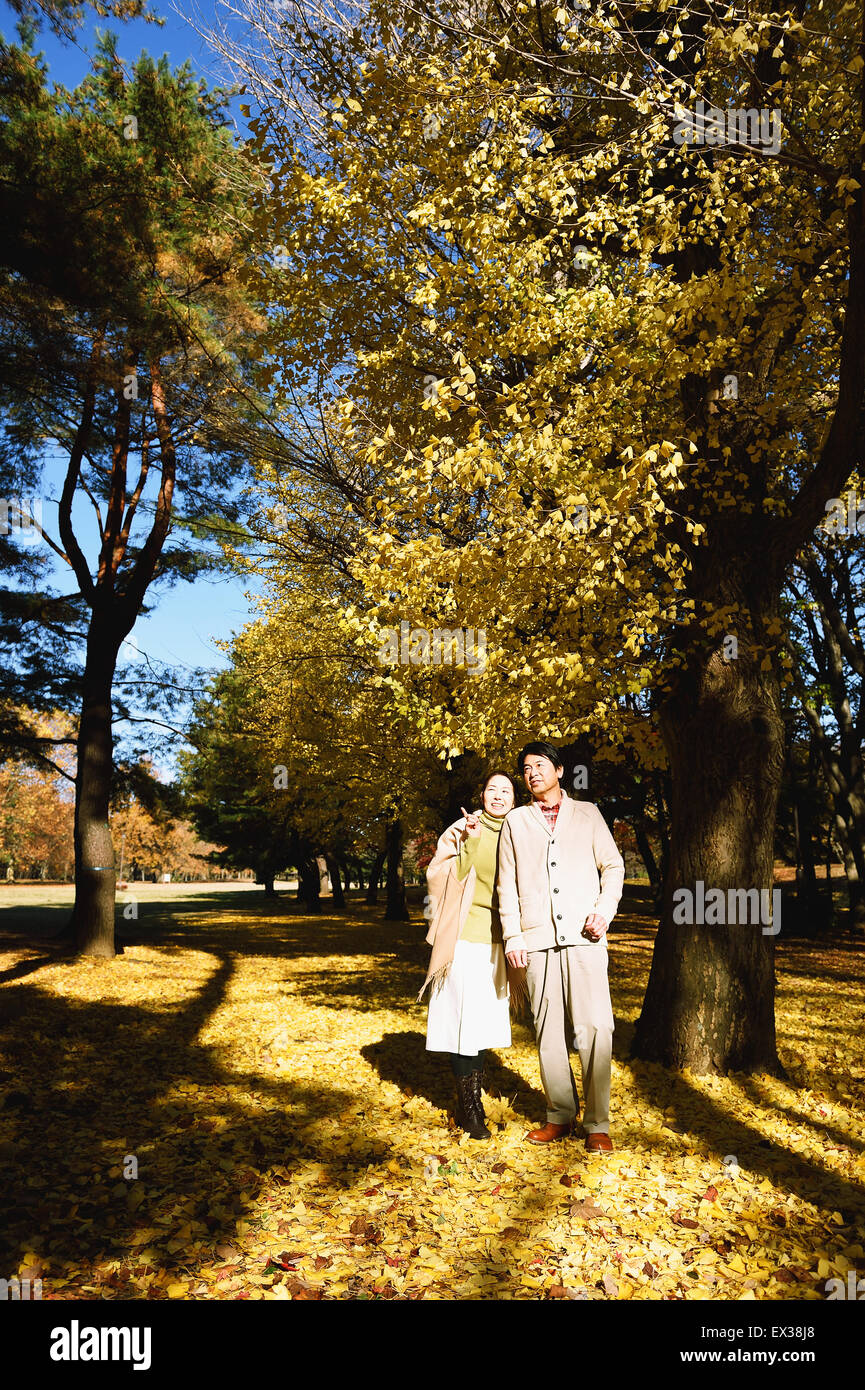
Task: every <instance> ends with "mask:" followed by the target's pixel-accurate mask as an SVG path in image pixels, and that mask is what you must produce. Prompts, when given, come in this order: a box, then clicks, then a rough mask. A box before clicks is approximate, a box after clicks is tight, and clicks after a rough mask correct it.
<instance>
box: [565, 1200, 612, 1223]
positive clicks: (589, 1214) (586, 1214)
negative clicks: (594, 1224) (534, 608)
mask: <svg viewBox="0 0 865 1390" xmlns="http://www.w3.org/2000/svg"><path fill="white" fill-rule="evenodd" d="M568 1215H569V1216H575V1217H576V1218H577V1220H578V1221H595V1220H597V1218H598V1217H599V1216H603V1215H604V1212H603V1211H602V1210H601V1208H600V1207H596V1206H595V1204H594V1202H593V1201H592V1199H591V1197H587V1198H586V1200H585V1201H584V1202H574V1203H573V1205H572V1206H571V1207H570V1209H569V1211H568Z"/></svg>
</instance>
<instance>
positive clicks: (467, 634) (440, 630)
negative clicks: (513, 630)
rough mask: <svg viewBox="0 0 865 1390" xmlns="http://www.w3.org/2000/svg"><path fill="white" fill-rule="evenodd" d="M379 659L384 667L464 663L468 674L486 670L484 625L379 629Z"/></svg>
mask: <svg viewBox="0 0 865 1390" xmlns="http://www.w3.org/2000/svg"><path fill="white" fill-rule="evenodd" d="M382 633H383V635H382V640H381V642H380V643H379V648H378V659H379V661H380V662H381V663H382V664H383V665H387V666H394V665H400V666H409V665H411V666H465V667H466V669H467V670H468V672H469V674H470V675H476V674H477V673H479V672H483V671H484V670H485V669H486V664H487V635H486V632H485V630H484V629H483V628H480V627H479V628H473V627H455V628H447V627H434V628H432V629H430V628H426V627H414V628H413V627H412V626H411V624H410V623H407V622H405V621H403V622H401V623H400V625H399V631H397V629H396V628H393V627H386V628H384V629H383V630H382Z"/></svg>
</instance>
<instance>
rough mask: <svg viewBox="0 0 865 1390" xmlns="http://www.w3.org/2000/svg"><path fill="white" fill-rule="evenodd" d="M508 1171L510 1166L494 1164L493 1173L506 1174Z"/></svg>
mask: <svg viewBox="0 0 865 1390" xmlns="http://www.w3.org/2000/svg"><path fill="white" fill-rule="evenodd" d="M507 1171H508V1165H507V1164H506V1163H494V1164H493V1166H492V1172H494V1173H506V1172H507Z"/></svg>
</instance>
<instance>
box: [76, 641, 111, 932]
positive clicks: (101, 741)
mask: <svg viewBox="0 0 865 1390" xmlns="http://www.w3.org/2000/svg"><path fill="white" fill-rule="evenodd" d="M118 647H119V641H118V642H115V641H114V639H113V635H109V633H108V632H106V631H105V629H104V627H103V626H102V624H98V623H96V622H92V623H91V626H90V632H89V634H88V638H87V656H86V659H85V666H84V688H83V697H82V702H81V721H80V725H79V729H78V767H77V772H76V777H75V906H74V909H73V913H72V926H73V930H74V936H75V949H76V951H77V952H78V953H79V954H80V955H85V956H103V957H111V956H113V955H115V954H116V952H115V947H114V898H115V883H116V877H117V876H116V873H115V867H114V846H113V845H112V843H111V831H110V829H109V827H108V803H109V798H110V795H111V775H112V768H113V761H112V753H113V740H112V729H111V683H112V680H113V677H114V665H115V662H116V660H117V650H118Z"/></svg>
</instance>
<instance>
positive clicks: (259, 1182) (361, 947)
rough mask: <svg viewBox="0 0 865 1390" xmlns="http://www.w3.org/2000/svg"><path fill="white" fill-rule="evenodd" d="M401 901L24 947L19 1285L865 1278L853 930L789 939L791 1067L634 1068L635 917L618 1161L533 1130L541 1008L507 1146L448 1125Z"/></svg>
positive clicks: (458, 1288)
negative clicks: (399, 917) (697, 1073)
mask: <svg viewBox="0 0 865 1390" xmlns="http://www.w3.org/2000/svg"><path fill="white" fill-rule="evenodd" d="M415 917H416V918H417V913H415ZM380 918H381V908H380V907H379V908H367V907H366V906H365V905H362V904H361V903H359V902H358V903H351V904H350V907H349V909H348V911H347V912H346V913H345V914H342V915H338V916H337V915H322V916H321V917H306V916H301V915H299V913H298V912H297V910H296V907H295V904H294V903H293V902H289V901H288V900H287V899H286V900H281V901H279V902H278V903H277V904H275V905H274V906H272V907H270V908H268V907H266V906H264V905H263V904H262V903H261V902H260V901H258V900H257V899H254V898H252V897H251V896H249V895H248V896H247V897H245V898H243V899H242V900H241V899H240V898H239V897H238V899H237V900H236V901H235V900H234V899H232V900H231V902H230V904H229V905H228V906H227V905H226V901H225V900H224V899H223V900H222V901H221V902H217V901H216V899H214V900H212V901H208V902H205V901H203V900H202V902H201V903H198V904H196V903H188V902H183V903H178V904H177V907H176V910H175V911H174V913H173V914H172V915H171V916H170V917H169V919H168V922H167V925H166V926H165V929H164V930H162V931H161V932H160V933H159V934H157V935H154V936H153V937H152V938H151V940H150V941H149V943H147V942H146V941H145V936H144V933H142V934H141V935H140V936H139V937H138V938H136V940H135V942H134V943H132V944H127V945H126V947H125V949H124V952H123V954H122V955H119V956H118V957H117V958H116V959H115V960H113V961H109V962H86V963H73V962H72V961H70V960H69V959H68V958H64V957H60V956H58V955H57V953H56V952H53V951H52V950H51V949H50V948H48V947H45V946H40V945H33V944H32V943H31V944H29V945H28V944H25V943H22V942H15V943H9V946H10V949H7V950H5V951H3V952H2V954H0V1016H2V1019H3V1025H2V1034H0V1041H2V1052H0V1160H2V1165H3V1168H4V1170H5V1173H6V1180H5V1181H4V1192H3V1198H2V1205H3V1207H4V1208H5V1211H4V1217H3V1222H2V1230H3V1234H2V1237H0V1276H3V1277H6V1278H11V1277H12V1276H13V1275H14V1274H16V1273H17V1274H19V1275H20V1276H22V1277H25V1276H27V1275H28V1274H29V1275H30V1276H31V1277H34V1278H35V1277H41V1279H42V1281H43V1294H42V1296H43V1298H54V1299H66V1298H81V1297H84V1298H94V1299H95V1298H102V1299H137V1298H193V1299H214V1298H216V1299H220V1298H228V1299H238V1298H241V1299H245V1298H248V1299H319V1298H343V1299H346V1298H351V1299H364V1298H367V1299H373V1298H400V1299H405V1298H413V1299H419V1298H424V1299H429V1298H455V1299H472V1298H480V1299H493V1298H495V1299H500V1298H517V1299H539V1298H548V1297H553V1298H573V1299H683V1298H684V1299H801V1298H811V1299H818V1298H819V1299H823V1298H825V1283H826V1280H827V1279H828V1278H830V1277H834V1276H836V1275H843V1274H844V1273H845V1272H846V1270H847V1269H848V1268H858V1270H859V1271H860V1273H863V1272H865V1249H863V1247H865V1190H863V1177H865V1126H863V1112H862V1099H863V1094H865V1067H863V1064H862V1063H863V1046H862V1034H863V1022H862V1019H863V1010H862V999H863V993H865V960H863V953H862V951H861V949H859V950H857V949H854V948H853V947H850V946H847V945H846V944H843V943H840V942H838V941H834V942H833V943H832V945H831V946H829V947H827V946H823V945H818V944H817V943H814V942H811V943H795V942H794V943H784V942H783V941H782V942H781V943H780V944H779V946H778V975H779V992H778V1030H779V1043H780V1048H781V1055H782V1059H783V1061H784V1063H785V1066H786V1068H787V1071H788V1079H787V1080H779V1079H776V1078H772V1077H768V1076H752V1077H746V1076H730V1077H726V1078H698V1077H694V1076H689V1075H687V1074H686V1075H674V1074H671V1073H669V1072H665V1071H664V1070H662V1069H661V1068H659V1067H657V1066H652V1065H642V1064H635V1063H633V1062H629V1061H628V1060H627V1047H628V1043H629V1040H630V1035H631V1031H632V1028H633V1022H634V1020H635V1018H636V1015H637V1012H638V1009H639V1003H640V999H641V997H642V992H643V990H644V988H645V981H646V977H647V972H648V967H649V962H650V957H651V946H652V932H651V930H650V928H649V926H648V925H647V923H646V922H645V921H644V920H641V919H640V918H639V917H636V916H634V915H629V914H628V912H625V913H623V914H622V915H621V916H620V918H619V919H617V923H616V928H617V929H616V930H615V932H614V934H613V936H612V937H611V941H610V960H611V985H612V992H613V1002H614V1008H615V1012H616V1024H617V1031H616V1060H615V1065H614V1075H613V1113H612V1135H613V1138H614V1141H615V1144H616V1151H615V1152H614V1153H613V1154H612V1155H610V1156H608V1157H603V1156H600V1155H591V1156H590V1155H587V1154H586V1153H585V1151H584V1149H583V1147H582V1143H581V1141H580V1140H578V1139H576V1138H573V1139H569V1140H566V1141H564V1142H563V1143H560V1144H558V1145H554V1146H550V1147H549V1148H541V1147H538V1146H534V1145H530V1144H526V1143H525V1140H524V1135H525V1132H526V1130H527V1129H528V1128H529V1127H530V1126H531V1125H533V1124H536V1123H538V1122H539V1121H542V1120H543V1118H544V1102H543V1096H542V1093H541V1090H540V1084H539V1079H538V1068H537V1059H536V1054H535V1050H534V1045H533V1041H532V1035H531V1032H530V1031H529V1029H528V1028H527V1027H526V1026H525V1025H524V1024H518V1025H516V1027H515V1030H514V1045H513V1046H512V1047H511V1048H510V1049H502V1050H500V1051H499V1052H498V1053H497V1054H496V1056H495V1057H494V1058H493V1057H491V1059H490V1061H491V1065H490V1066H489V1068H488V1077H487V1083H486V1084H487V1091H488V1096H487V1101H486V1108H487V1113H488V1116H489V1118H490V1121H491V1122H492V1123H491V1128H492V1129H493V1131H494V1132H493V1138H492V1139H491V1140H490V1141H488V1142H486V1143H479V1142H477V1141H473V1140H471V1139H469V1138H468V1137H467V1136H464V1135H462V1134H461V1132H460V1131H458V1130H456V1129H455V1128H454V1126H453V1124H452V1122H451V1121H450V1118H449V1107H450V1104H451V1080H450V1074H449V1071H448V1067H447V1061H446V1059H445V1058H444V1057H442V1056H438V1055H435V1054H429V1053H427V1052H426V1051H425V1047H424V1041H425V1040H424V1029H425V1007H424V1006H423V1005H418V1004H416V1003H415V1002H414V996H415V994H416V993H417V990H418V988H419V985H420V982H421V981H422V979H423V972H424V967H425V962H426V954H427V948H426V947H425V946H424V945H423V934H424V926H423V924H422V923H421V922H419V921H417V920H416V921H415V922H414V923H413V924H411V925H399V926H395V925H393V924H387V923H383V922H382V921H381V920H380ZM131 1159H134V1160H135V1161H136V1162H137V1172H138V1176H137V1178H132V1177H129V1176H124V1173H126V1174H128V1173H129V1172H130V1171H131V1170H132V1169H133V1168H134V1165H133V1164H132V1163H131V1161H130V1160H131Z"/></svg>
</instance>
